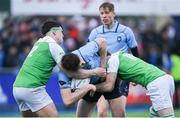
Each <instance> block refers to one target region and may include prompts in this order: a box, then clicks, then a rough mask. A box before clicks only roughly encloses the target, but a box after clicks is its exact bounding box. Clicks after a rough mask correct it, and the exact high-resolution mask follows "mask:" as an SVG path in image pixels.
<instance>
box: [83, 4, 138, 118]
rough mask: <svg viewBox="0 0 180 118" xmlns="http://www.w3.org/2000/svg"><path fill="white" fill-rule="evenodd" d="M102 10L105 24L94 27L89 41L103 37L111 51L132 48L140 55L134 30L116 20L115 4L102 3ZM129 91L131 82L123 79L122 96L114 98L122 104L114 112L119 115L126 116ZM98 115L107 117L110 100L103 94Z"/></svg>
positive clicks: (124, 50) (102, 20)
mask: <svg viewBox="0 0 180 118" xmlns="http://www.w3.org/2000/svg"><path fill="white" fill-rule="evenodd" d="M99 11H100V19H101V22H102V23H103V25H101V26H98V27H97V28H95V29H93V30H92V31H91V33H90V35H89V41H92V40H94V39H96V38H98V37H103V38H105V39H106V41H107V48H108V49H107V50H108V52H109V53H111V54H112V53H115V52H117V51H122V52H126V53H127V52H128V50H129V49H130V50H131V52H132V54H133V55H134V56H138V50H137V42H136V39H135V36H134V34H133V32H132V30H131V29H130V28H129V27H127V26H124V25H122V24H120V23H119V22H118V21H116V20H115V19H114V18H115V16H116V14H115V11H114V5H113V4H112V3H109V2H105V3H103V4H101V5H100V7H99ZM128 92H129V82H125V81H123V82H122V83H121V84H120V93H121V95H122V96H121V97H120V98H119V99H114V101H115V100H116V101H117V100H118V101H119V104H117V105H120V107H121V108H120V109H121V110H120V111H117V110H112V111H115V112H116V111H117V112H118V113H113V114H119V113H120V114H119V115H120V116H119V115H118V117H124V116H125V107H126V101H127V100H126V99H127V96H128ZM97 108H98V116H99V117H107V113H108V102H107V101H105V99H104V97H103V96H102V97H101V98H100V99H99V101H98V103H97ZM82 109H83V108H79V110H82Z"/></svg>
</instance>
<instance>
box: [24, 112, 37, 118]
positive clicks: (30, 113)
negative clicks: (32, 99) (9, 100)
mask: <svg viewBox="0 0 180 118" xmlns="http://www.w3.org/2000/svg"><path fill="white" fill-rule="evenodd" d="M22 116H23V117H38V115H37V114H36V113H35V112H32V111H31V110H27V111H22Z"/></svg>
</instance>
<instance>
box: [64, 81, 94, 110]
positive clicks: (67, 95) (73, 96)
mask: <svg viewBox="0 0 180 118" xmlns="http://www.w3.org/2000/svg"><path fill="white" fill-rule="evenodd" d="M89 91H91V92H95V91H96V87H95V86H94V85H92V84H87V85H86V86H83V87H82V88H80V89H78V90H76V91H74V92H72V91H71V89H70V88H64V89H61V97H62V99H63V101H64V105H65V106H66V107H69V106H71V105H72V104H74V103H75V102H77V101H78V100H80V99H81V98H82V97H83V96H84V95H86V94H87V93H88V92H89Z"/></svg>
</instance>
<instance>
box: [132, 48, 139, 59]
mask: <svg viewBox="0 0 180 118" xmlns="http://www.w3.org/2000/svg"><path fill="white" fill-rule="evenodd" d="M131 52H132V54H133V55H134V56H135V57H138V56H139V53H138V48H137V47H134V48H131Z"/></svg>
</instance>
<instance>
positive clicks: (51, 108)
mask: <svg viewBox="0 0 180 118" xmlns="http://www.w3.org/2000/svg"><path fill="white" fill-rule="evenodd" d="M36 114H37V115H38V116H39V117H58V112H57V110H56V107H55V105H54V103H50V104H48V105H47V106H45V107H43V108H42V109H40V110H39V111H36Z"/></svg>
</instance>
